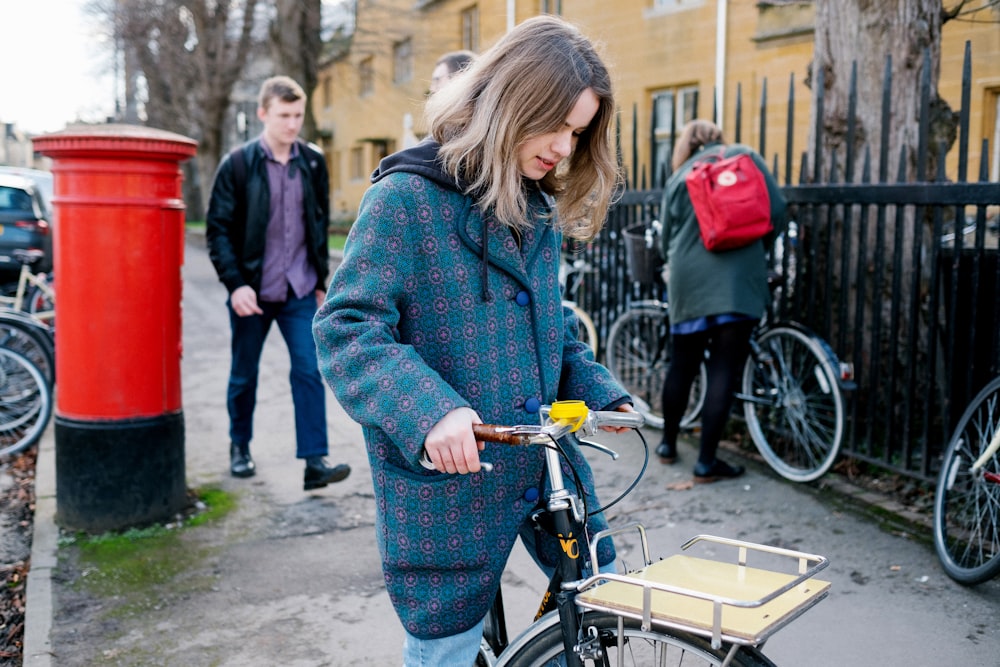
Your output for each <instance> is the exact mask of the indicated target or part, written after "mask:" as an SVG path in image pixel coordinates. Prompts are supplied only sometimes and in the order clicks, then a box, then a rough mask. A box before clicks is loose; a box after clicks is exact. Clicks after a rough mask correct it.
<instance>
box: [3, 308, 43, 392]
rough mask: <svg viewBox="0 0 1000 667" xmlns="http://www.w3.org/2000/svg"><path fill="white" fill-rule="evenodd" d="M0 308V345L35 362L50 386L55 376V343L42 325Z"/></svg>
mask: <svg viewBox="0 0 1000 667" xmlns="http://www.w3.org/2000/svg"><path fill="white" fill-rule="evenodd" d="M10 313H11V311H5V310H0V347H4V348H7V349H8V350H14V351H15V352H20V353H21V354H23V355H24V356H26V357H27V358H28V360H30V361H31V362H32V363H33V364H35V365H36V366H37V367H38V369H39V370H40V371H42V375H44V376H45V380H46V382H48V383H49V386H50V387H52V386H54V384H55V378H56V360H55V345H54V341H53V340H52V337H51V335H50V334H49V332H48V330H47V329H46V328H45V327H44V325H42V324H40V323H37V322H33V321H31V320H29V319H28V318H24V317H18V316H11V315H10Z"/></svg>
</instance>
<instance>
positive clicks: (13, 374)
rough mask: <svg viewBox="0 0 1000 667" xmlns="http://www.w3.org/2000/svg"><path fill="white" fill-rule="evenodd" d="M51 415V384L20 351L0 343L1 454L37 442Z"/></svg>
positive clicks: (10, 453) (16, 451)
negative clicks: (2, 345)
mask: <svg viewBox="0 0 1000 667" xmlns="http://www.w3.org/2000/svg"><path fill="white" fill-rule="evenodd" d="M51 417H52V388H51V387H50V386H49V384H48V382H47V381H46V379H45V377H44V376H43V375H42V373H41V371H40V370H39V369H38V367H37V366H35V364H33V363H32V362H31V361H30V360H29V359H28V358H27V357H25V356H24V355H23V354H21V353H20V352H15V351H14V350H11V349H8V348H4V347H0V458H2V457H5V456H9V455H12V454H17V453H18V452H20V451H22V450H24V449H26V448H28V447H29V446H31V445H32V444H34V443H35V442H36V441H37V440H38V439H39V438H40V437H41V435H42V433H43V432H44V431H45V428H46V426H48V423H49V419H50V418H51Z"/></svg>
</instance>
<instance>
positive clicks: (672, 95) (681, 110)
mask: <svg viewBox="0 0 1000 667" xmlns="http://www.w3.org/2000/svg"><path fill="white" fill-rule="evenodd" d="M697 115H698V87H697V86H679V87H677V88H670V89H667V90H660V91H657V92H655V93H653V122H652V126H653V165H654V169H655V171H654V174H653V182H654V184H656V186H662V185H663V183H664V181H665V180H666V176H667V175H669V174H670V172H671V168H670V156H671V154H672V153H673V152H674V139H675V138H676V136H677V135H678V134H680V131H681V128H683V127H684V124H685V123H687V122H688V121H692V120H694V119H695V118H696V117H697Z"/></svg>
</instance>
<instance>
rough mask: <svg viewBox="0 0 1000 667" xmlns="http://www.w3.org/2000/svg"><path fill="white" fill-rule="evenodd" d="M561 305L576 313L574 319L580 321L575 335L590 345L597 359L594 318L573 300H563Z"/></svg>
mask: <svg viewBox="0 0 1000 667" xmlns="http://www.w3.org/2000/svg"><path fill="white" fill-rule="evenodd" d="M563 305H564V306H566V307H567V308H569V309H570V310H572V311H573V314H574V315H576V319H577V320H578V321H579V322H580V327H579V330H578V332H577V336H578V338H579V339H580V342H581V343H586V344H587V345H589V346H590V349H591V350H593V352H594V359H597V351H598V346H597V327H595V326H594V320H592V319H591V318H590V314H589V313H587V311H585V310H584V309H583V308H581V307H580V306H578V305H577V304H576V302H575V301H563Z"/></svg>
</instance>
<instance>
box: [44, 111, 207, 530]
mask: <svg viewBox="0 0 1000 667" xmlns="http://www.w3.org/2000/svg"><path fill="white" fill-rule="evenodd" d="M34 145H35V146H34V147H35V150H36V151H37V152H39V153H41V154H43V155H47V156H49V157H51V158H52V161H53V165H52V171H53V174H54V187H55V191H54V196H53V205H54V209H55V222H54V236H53V246H54V273H55V287H56V378H57V384H58V387H57V392H56V417H55V436H56V520H57V521H58V523H60V524H61V525H63V526H65V527H68V528H73V529H78V530H86V531H90V532H99V531H104V530H114V529H118V528H123V527H128V526H134V525H141V524H144V523H150V522H153V521H157V520H160V519H163V518H166V517H169V516H172V515H173V514H175V513H176V512H177V511H178V510H180V509H181V508H183V506H184V503H185V502H186V482H185V476H184V415H183V410H182V406H181V380H180V360H181V265H182V264H183V258H184V203H183V199H182V195H181V181H182V175H181V170H180V163H181V162H182V161H184V160H186V159H188V158H190V157H191V156H193V155H194V154H195V149H196V147H197V144H196V142H195V141H194V140H192V139H188V138H187V137H183V136H180V135H177V134H173V133H170V132H164V131H161V130H155V129H150V128H145V127H139V126H130V125H103V126H86V127H76V128H70V129H67V130H63V131H61V132H57V133H54V134H49V135H45V136H42V137H37V138H35V140H34Z"/></svg>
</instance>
